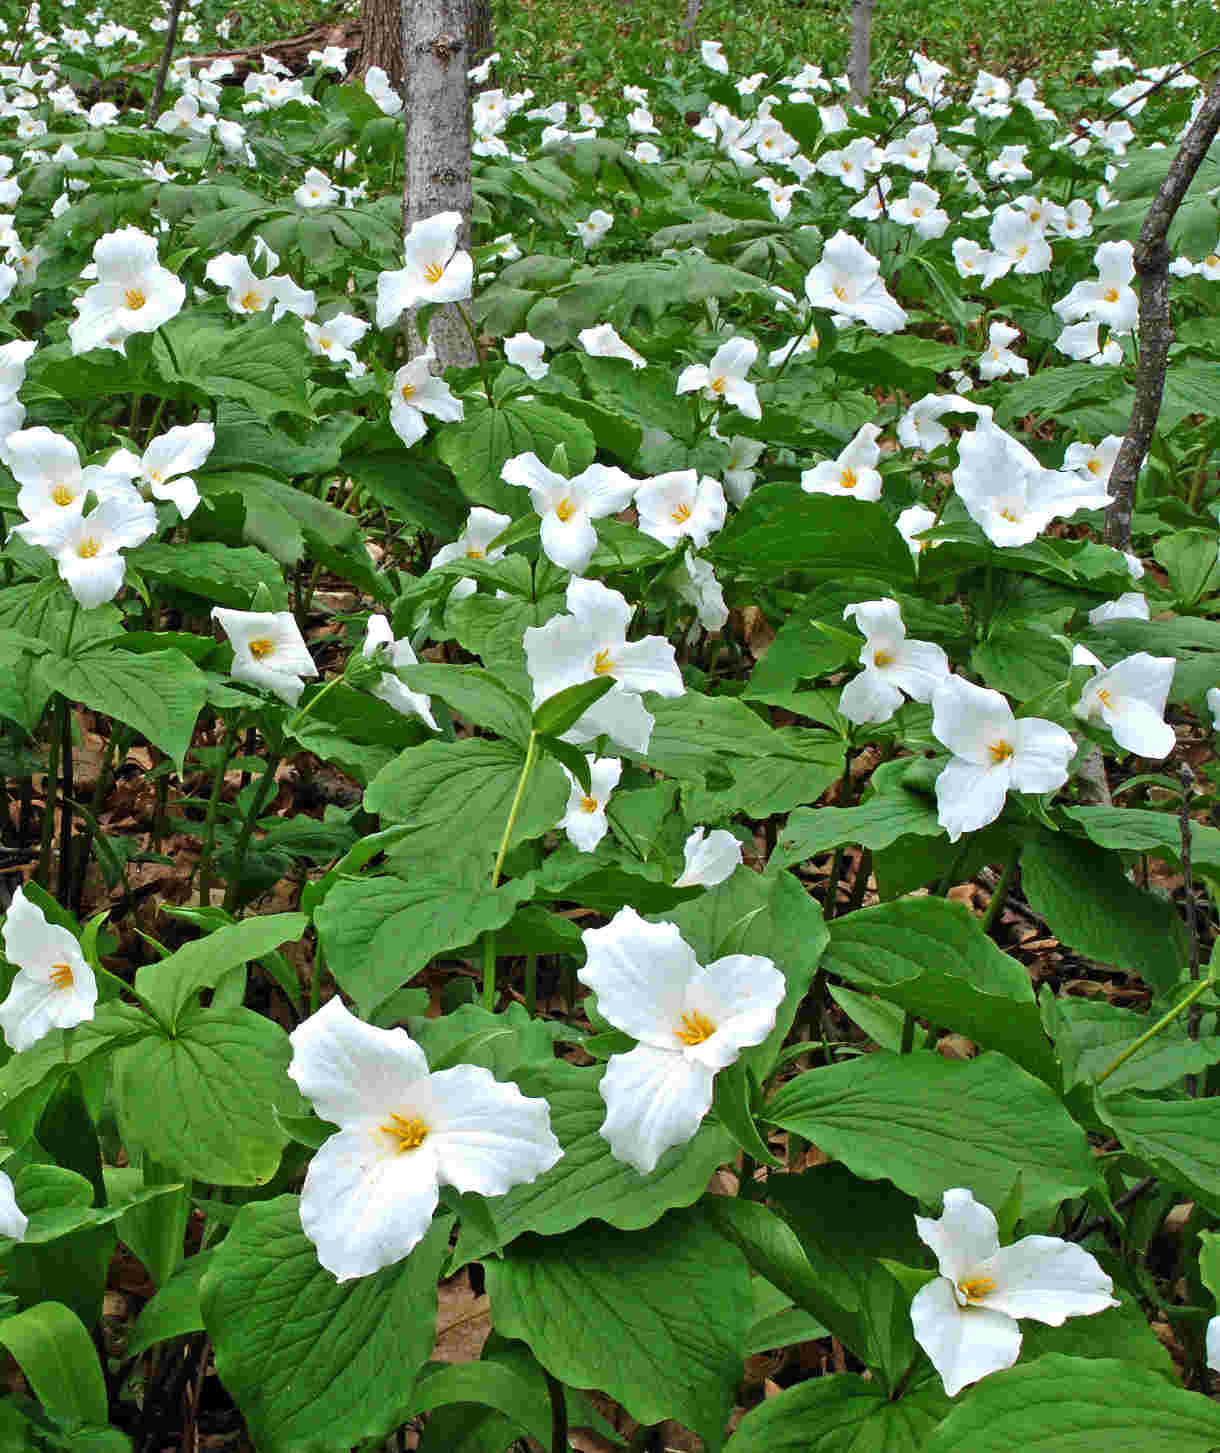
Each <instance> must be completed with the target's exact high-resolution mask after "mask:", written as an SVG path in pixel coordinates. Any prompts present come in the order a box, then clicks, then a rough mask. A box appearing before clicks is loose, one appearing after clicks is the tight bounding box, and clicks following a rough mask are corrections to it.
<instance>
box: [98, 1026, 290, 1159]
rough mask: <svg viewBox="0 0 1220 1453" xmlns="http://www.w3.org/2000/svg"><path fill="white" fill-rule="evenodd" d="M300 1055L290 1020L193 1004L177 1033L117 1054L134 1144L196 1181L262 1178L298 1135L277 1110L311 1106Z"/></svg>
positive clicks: (123, 1110)
mask: <svg viewBox="0 0 1220 1453" xmlns="http://www.w3.org/2000/svg"><path fill="white" fill-rule="evenodd" d="M291 1057H292V1048H291V1045H290V1044H289V1042H288V1036H287V1035H286V1034H285V1033H284V1031H283V1030H282V1029H281V1028H280V1026H279V1025H278V1024H276V1023H275V1022H274V1021H272V1020H270V1019H267V1018H264V1016H263V1015H261V1014H256V1013H254V1011H253V1010H250V1009H222V1010H217V1009H199V1008H195V1009H187V1010H185V1011H184V1012H183V1013H182V1014H181V1015H180V1016H179V1018H178V1022H177V1026H176V1032H175V1034H174V1036H173V1037H172V1038H171V1037H169V1036H167V1035H162V1034H150V1035H148V1036H147V1037H146V1038H144V1039H141V1040H139V1041H138V1042H137V1043H136V1044H133V1045H129V1046H127V1047H126V1048H124V1049H120V1050H119V1051H118V1052H117V1053H116V1054H115V1056H114V1093H115V1102H116V1107H117V1111H118V1119H119V1127H120V1131H121V1133H122V1137H123V1142H124V1144H134V1145H138V1146H140V1147H142V1148H143V1150H144V1151H145V1152H146V1154H148V1155H151V1156H152V1157H153V1159H154V1160H156V1161H158V1162H159V1163H161V1164H162V1165H166V1166H170V1167H172V1168H173V1169H174V1170H176V1171H178V1172H179V1173H180V1174H182V1175H184V1176H190V1177H191V1178H192V1179H193V1180H198V1181H210V1182H211V1183H212V1184H213V1185H220V1186H256V1185H262V1184H263V1183H264V1182H266V1181H268V1180H270V1179H271V1177H272V1176H273V1175H274V1174H275V1170H276V1167H277V1166H278V1165H279V1162H280V1152H281V1151H282V1150H283V1148H284V1146H285V1145H286V1144H287V1141H288V1137H287V1135H286V1134H285V1132H284V1130H283V1128H282V1127H281V1125H280V1123H279V1121H278V1119H277V1118H276V1114H275V1111H276V1109H277V1108H278V1109H279V1110H280V1111H281V1112H283V1113H285V1114H301V1113H302V1111H303V1109H304V1102H303V1101H302V1100H301V1097H300V1095H299V1094H298V1093H297V1090H296V1086H295V1085H294V1084H293V1083H292V1081H291V1080H290V1079H289V1078H288V1062H289V1060H290V1059H291ZM171 1105H172V1106H173V1107H174V1112H173V1114H172V1115H171V1114H167V1113H166V1106H171Z"/></svg>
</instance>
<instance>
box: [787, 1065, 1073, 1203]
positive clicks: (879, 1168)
mask: <svg viewBox="0 0 1220 1453" xmlns="http://www.w3.org/2000/svg"><path fill="white" fill-rule="evenodd" d="M766 1118H767V1119H768V1120H769V1121H771V1122H773V1123H774V1124H776V1125H780V1126H783V1128H784V1129H786V1130H795V1131H796V1132H797V1133H798V1134H799V1135H803V1136H804V1137H805V1138H806V1139H807V1140H810V1141H812V1142H813V1144H815V1145H817V1146H819V1147H820V1148H821V1149H822V1150H824V1151H825V1152H826V1153H827V1154H828V1155H832V1156H835V1157H837V1158H838V1159H839V1160H842V1161H843V1162H844V1164H845V1165H847V1166H848V1167H849V1168H850V1169H851V1170H852V1171H854V1172H855V1174H856V1175H858V1176H863V1177H864V1178H865V1179H869V1180H874V1179H881V1178H884V1179H887V1180H891V1181H893V1182H894V1184H895V1185H896V1186H898V1187H899V1188H900V1189H902V1190H904V1191H906V1192H907V1193H908V1194H909V1195H912V1196H915V1197H916V1198H917V1199H918V1200H920V1201H923V1202H924V1203H925V1204H927V1205H939V1204H940V1200H941V1197H942V1196H943V1194H944V1192H945V1191H946V1190H948V1189H950V1188H951V1187H953V1186H970V1187H971V1188H972V1189H973V1191H974V1193H975V1195H976V1196H977V1197H978V1199H979V1200H981V1201H984V1202H985V1203H986V1204H988V1205H991V1206H998V1205H1000V1204H1001V1203H1002V1202H1003V1201H1004V1199H1005V1197H1006V1196H1007V1195H1008V1193H1009V1191H1010V1190H1011V1189H1012V1182H1013V1177H1014V1176H1015V1175H1016V1174H1017V1172H1018V1171H1020V1172H1021V1176H1022V1184H1023V1186H1024V1194H1025V1208H1026V1211H1027V1212H1032V1211H1036V1210H1041V1209H1042V1208H1043V1207H1045V1206H1050V1205H1054V1204H1055V1203H1056V1202H1058V1201H1061V1200H1063V1199H1064V1198H1065V1197H1067V1196H1076V1195H1080V1194H1081V1193H1082V1192H1083V1191H1085V1190H1088V1189H1089V1188H1090V1187H1092V1186H1094V1185H1096V1183H1097V1168H1096V1165H1095V1163H1094V1160H1093V1157H1092V1155H1091V1154H1090V1152H1089V1146H1088V1141H1087V1140H1086V1138H1085V1134H1084V1131H1083V1130H1081V1128H1080V1127H1079V1126H1078V1125H1077V1124H1076V1123H1075V1122H1074V1121H1073V1120H1072V1119H1071V1117H1070V1116H1069V1115H1068V1113H1067V1111H1066V1110H1065V1109H1064V1108H1063V1106H1062V1104H1061V1103H1060V1101H1059V1099H1058V1097H1057V1096H1055V1095H1053V1094H1052V1093H1051V1092H1050V1090H1048V1089H1047V1087H1046V1086H1045V1085H1044V1084H1043V1083H1042V1082H1041V1080H1037V1079H1035V1078H1034V1077H1033V1076H1032V1075H1030V1074H1027V1073H1026V1072H1025V1071H1024V1070H1022V1069H1019V1068H1018V1067H1017V1066H1016V1065H1015V1064H1013V1063H1012V1061H1011V1060H1008V1059H1005V1057H1004V1056H1003V1055H999V1054H994V1053H990V1054H983V1055H980V1056H979V1057H978V1058H977V1059H974V1060H970V1061H968V1062H963V1061H949V1060H945V1059H942V1058H941V1057H940V1056H939V1055H934V1054H922V1053H921V1054H906V1055H896V1054H891V1053H889V1052H887V1051H879V1052H878V1053H876V1054H871V1055H867V1056H865V1057H864V1058H862V1059H857V1060H852V1061H850V1062H849V1063H847V1064H838V1065H833V1066H831V1067H829V1068H827V1069H819V1070H809V1071H807V1072H806V1073H804V1074H802V1075H799V1076H798V1077H797V1078H796V1079H795V1080H791V1081H789V1083H788V1084H786V1085H785V1086H784V1087H783V1089H781V1090H780V1092H779V1093H778V1094H777V1095H776V1096H775V1098H774V1099H773V1100H771V1102H770V1103H769V1104H768V1106H767V1110H766Z"/></svg>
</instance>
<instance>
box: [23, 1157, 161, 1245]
mask: <svg viewBox="0 0 1220 1453" xmlns="http://www.w3.org/2000/svg"><path fill="white" fill-rule="evenodd" d="M13 1185H14V1188H15V1192H16V1196H17V1204H18V1205H19V1206H20V1207H21V1209H22V1210H23V1211H24V1212H25V1214H26V1215H27V1216H28V1217H29V1219H30V1224H29V1225H28V1226H27V1227H26V1232H25V1238H24V1240H23V1241H21V1242H13V1243H5V1254H6V1255H8V1256H10V1257H13V1258H16V1259H17V1260H20V1259H21V1258H22V1257H23V1256H24V1255H25V1253H26V1252H27V1251H29V1250H30V1249H31V1248H33V1247H39V1246H45V1245H46V1244H47V1243H48V1242H51V1241H60V1240H61V1239H62V1238H63V1237H66V1236H71V1235H74V1234H75V1233H76V1232H77V1231H83V1230H86V1229H92V1228H96V1227H99V1226H108V1225H110V1224H111V1223H112V1222H114V1221H117V1220H119V1219H120V1217H122V1216H124V1215H125V1214H126V1213H127V1212H128V1211H129V1210H130V1209H131V1208H132V1207H133V1206H138V1205H144V1204H145V1203H147V1202H149V1201H152V1200H156V1199H158V1198H160V1197H163V1196H165V1195H167V1194H169V1193H171V1192H172V1191H173V1189H175V1188H174V1187H172V1186H150V1187H148V1188H147V1189H146V1190H144V1191H142V1192H138V1193H137V1194H136V1195H133V1196H131V1197H129V1198H128V1199H127V1200H126V1201H124V1202H123V1203H122V1204H120V1205H110V1206H95V1205H93V1187H92V1186H91V1185H90V1184H89V1182H88V1181H87V1180H86V1179H85V1178H84V1176H79V1175H77V1174H76V1172H75V1171H71V1170H65V1169H64V1168H63V1167H62V1166H58V1165H44V1164H42V1163H41V1162H37V1161H36V1162H34V1163H32V1164H30V1165H27V1166H23V1167H22V1169H21V1170H19V1171H18V1172H17V1173H16V1174H15V1175H14V1177H13Z"/></svg>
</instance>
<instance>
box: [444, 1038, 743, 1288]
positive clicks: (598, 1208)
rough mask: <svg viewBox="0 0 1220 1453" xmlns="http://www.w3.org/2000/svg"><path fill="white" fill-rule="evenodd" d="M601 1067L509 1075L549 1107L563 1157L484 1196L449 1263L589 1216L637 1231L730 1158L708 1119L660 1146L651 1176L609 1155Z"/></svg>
mask: <svg viewBox="0 0 1220 1453" xmlns="http://www.w3.org/2000/svg"><path fill="white" fill-rule="evenodd" d="M603 1073H604V1071H603V1070H602V1069H601V1068H600V1067H597V1066H594V1067H592V1068H589V1069H583V1068H577V1066H575V1065H571V1064H565V1063H562V1062H556V1063H553V1064H548V1065H538V1066H529V1067H527V1068H525V1069H523V1070H519V1071H517V1072H515V1073H514V1079H515V1080H516V1082H517V1084H518V1085H519V1086H520V1088H521V1090H522V1092H523V1093H524V1094H526V1095H530V1096H535V1097H539V1098H542V1099H545V1100H546V1101H547V1103H548V1104H549V1105H550V1107H551V1129H552V1130H553V1131H554V1132H555V1134H556V1136H557V1137H558V1139H559V1143H560V1144H561V1145H562V1146H563V1159H562V1160H561V1161H559V1162H558V1164H556V1165H554V1166H552V1168H551V1169H550V1170H549V1171H547V1172H546V1173H545V1174H543V1175H541V1176H539V1177H538V1178H537V1179H536V1180H534V1181H531V1182H530V1183H529V1184H528V1185H520V1186H514V1187H513V1189H512V1190H511V1191H509V1192H508V1194H507V1195H505V1196H495V1197H492V1198H488V1199H487V1200H485V1201H484V1203H483V1205H484V1209H485V1211H486V1214H487V1217H488V1222H487V1225H486V1226H482V1225H480V1224H478V1223H477V1222H469V1223H467V1222H463V1223H462V1233H461V1240H460V1241H459V1244H458V1249H457V1252H456V1254H455V1262H454V1264H455V1266H464V1265H465V1264H466V1262H468V1261H475V1260H477V1259H478V1258H480V1257H483V1256H486V1255H487V1254H488V1253H489V1252H490V1251H493V1250H495V1249H497V1248H498V1247H499V1246H505V1245H507V1244H508V1243H509V1242H510V1241H513V1240H515V1238H516V1237H518V1236H520V1235H521V1234H522V1233H523V1232H525V1231H536V1232H538V1233H539V1234H540V1235H542V1236H558V1235H561V1234H562V1233H563V1232H565V1231H571V1230H573V1229H574V1228H575V1227H577V1226H581V1225H583V1224H584V1223H585V1222H586V1221H589V1220H597V1221H601V1222H605V1223H606V1225H608V1226H616V1227H618V1228H619V1229H620V1230H622V1231H638V1230H641V1229H643V1228H644V1227H645V1226H651V1225H653V1223H654V1222H656V1221H658V1220H659V1219H660V1218H661V1216H662V1215H664V1213H665V1212H666V1211H668V1210H670V1209H672V1208H673V1207H675V1206H689V1205H693V1203H694V1202H695V1201H697V1200H698V1199H699V1197H700V1196H701V1195H702V1194H703V1192H704V1191H705V1190H706V1188H707V1183H708V1181H709V1180H710V1178H711V1177H712V1175H713V1174H714V1173H715V1171H716V1169H717V1167H718V1166H721V1165H723V1164H725V1162H726V1161H728V1160H731V1159H732V1156H733V1142H732V1140H731V1139H730V1138H729V1137H728V1136H727V1135H726V1134H725V1132H724V1131H723V1130H722V1129H721V1128H720V1127H719V1126H717V1125H715V1124H712V1123H710V1122H708V1123H705V1124H704V1125H703V1126H701V1127H700V1129H699V1131H698V1132H697V1134H696V1135H695V1138H694V1139H693V1140H691V1141H689V1142H687V1143H686V1144H685V1145H681V1146H675V1147H674V1148H673V1149H672V1150H668V1151H666V1152H665V1154H664V1155H663V1156H662V1157H661V1160H660V1162H659V1163H658V1165H657V1168H656V1170H655V1171H653V1173H652V1174H651V1175H648V1176H642V1175H640V1174H639V1172H638V1171H636V1170H635V1169H633V1168H632V1167H631V1166H629V1165H627V1164H626V1163H625V1162H624V1161H620V1160H615V1158H614V1157H613V1156H612V1155H611V1154H610V1147H609V1146H608V1145H607V1144H606V1142H605V1141H604V1140H603V1139H602V1137H601V1134H600V1131H601V1127H602V1123H603V1122H604V1121H605V1118H606V1106H605V1103H604V1102H603V1100H602V1097H601V1095H600V1094H599V1093H598V1085H599V1084H600V1083H601V1077H602V1074H603ZM492 1229H494V1231H495V1233H496V1237H495V1240H494V1241H493V1240H492V1238H491V1235H490V1231H491V1230H492Z"/></svg>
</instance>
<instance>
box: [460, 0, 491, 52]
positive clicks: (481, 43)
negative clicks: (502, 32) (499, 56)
mask: <svg viewBox="0 0 1220 1453" xmlns="http://www.w3.org/2000/svg"><path fill="white" fill-rule="evenodd" d="M466 34H467V43H468V47H469V56H470V62H469V63H470V65H472V66H477V65H478V64H479V62H480V61H482V60H485V59H486V58H487V57H488V56H489V55H490V54H491V52H492V46H493V45H494V43H495V42H494V37H493V36H492V30H491V0H470V25H469V29H468V30H467V32H466Z"/></svg>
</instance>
